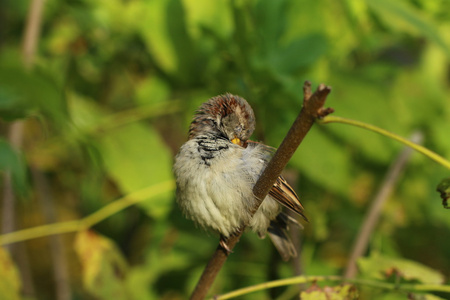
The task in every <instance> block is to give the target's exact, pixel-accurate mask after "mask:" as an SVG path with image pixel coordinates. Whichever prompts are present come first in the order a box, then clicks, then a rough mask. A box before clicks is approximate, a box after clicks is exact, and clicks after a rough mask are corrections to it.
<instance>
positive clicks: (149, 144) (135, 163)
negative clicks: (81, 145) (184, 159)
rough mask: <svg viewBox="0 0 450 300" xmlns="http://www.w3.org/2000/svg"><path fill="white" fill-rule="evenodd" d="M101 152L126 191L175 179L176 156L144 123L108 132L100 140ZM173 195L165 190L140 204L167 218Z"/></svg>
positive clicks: (113, 175) (153, 213) (122, 188)
mask: <svg viewBox="0 0 450 300" xmlns="http://www.w3.org/2000/svg"><path fill="white" fill-rule="evenodd" d="M99 148H100V153H101V155H102V157H103V161H104V165H105V167H106V169H107V171H108V173H109V175H110V176H111V177H112V178H113V179H114V180H115V181H116V183H117V184H118V186H119V187H120V189H121V190H122V192H123V193H131V192H133V191H136V190H139V189H142V188H145V187H148V186H150V185H153V184H156V183H160V182H163V181H166V180H169V179H171V178H172V171H171V170H172V158H171V153H170V151H169V149H168V148H167V147H166V146H165V145H164V143H163V141H162V140H161V138H160V137H159V135H158V133H157V132H156V131H155V130H154V129H153V128H151V127H149V126H145V125H144V124H143V123H133V124H130V125H127V126H124V127H120V128H116V129H114V130H111V131H109V132H106V133H105V134H104V135H103V136H102V137H101V138H100V139H99ZM172 199H173V195H172V193H171V192H169V193H165V194H163V195H161V196H160V197H158V198H153V199H151V200H149V201H143V202H140V203H139V205H140V206H141V207H143V208H145V209H146V211H147V213H148V214H150V215H151V216H153V217H155V218H160V217H164V216H166V215H167V213H168V212H169V210H170V208H171V205H172Z"/></svg>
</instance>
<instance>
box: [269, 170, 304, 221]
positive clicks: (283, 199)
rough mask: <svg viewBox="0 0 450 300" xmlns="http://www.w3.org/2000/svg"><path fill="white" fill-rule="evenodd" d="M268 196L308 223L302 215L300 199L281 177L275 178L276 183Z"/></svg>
mask: <svg viewBox="0 0 450 300" xmlns="http://www.w3.org/2000/svg"><path fill="white" fill-rule="evenodd" d="M269 196H270V197H272V198H273V199H275V200H277V201H278V202H279V203H280V204H282V205H284V206H286V207H287V208H289V209H290V210H292V211H294V212H296V213H298V214H299V215H300V216H302V217H303V219H305V221H308V218H306V216H305V215H304V213H303V205H302V204H301V203H300V199H299V198H298V196H297V194H296V193H295V191H294V189H293V188H291V186H290V185H289V184H288V183H287V182H286V180H285V179H284V178H283V176H279V177H278V178H277V181H276V182H275V184H274V185H273V187H272V188H271V189H270V191H269Z"/></svg>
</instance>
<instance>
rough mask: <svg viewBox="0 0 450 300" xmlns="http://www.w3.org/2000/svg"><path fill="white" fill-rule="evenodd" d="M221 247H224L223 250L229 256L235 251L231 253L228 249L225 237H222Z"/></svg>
mask: <svg viewBox="0 0 450 300" xmlns="http://www.w3.org/2000/svg"><path fill="white" fill-rule="evenodd" d="M219 245H220V247H222V249H223V250H225V252H226V254H227V255H229V254H230V253H232V252H233V251H231V249H230V247H228V244H227V238H226V237H224V236H223V235H221V236H220V242H219Z"/></svg>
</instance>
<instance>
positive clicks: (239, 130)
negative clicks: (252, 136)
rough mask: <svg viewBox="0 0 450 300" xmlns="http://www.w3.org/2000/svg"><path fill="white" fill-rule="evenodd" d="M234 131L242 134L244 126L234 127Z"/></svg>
mask: <svg viewBox="0 0 450 300" xmlns="http://www.w3.org/2000/svg"><path fill="white" fill-rule="evenodd" d="M234 131H235V132H236V133H241V131H242V126H241V125H238V126H236V127H234Z"/></svg>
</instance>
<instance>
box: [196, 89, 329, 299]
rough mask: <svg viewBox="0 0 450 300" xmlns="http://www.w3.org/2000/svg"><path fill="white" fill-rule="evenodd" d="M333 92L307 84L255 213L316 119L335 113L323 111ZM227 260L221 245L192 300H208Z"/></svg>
mask: <svg viewBox="0 0 450 300" xmlns="http://www.w3.org/2000/svg"><path fill="white" fill-rule="evenodd" d="M330 91H331V88H330V87H328V86H325V85H324V84H321V85H319V87H318V88H317V90H316V91H315V92H314V94H312V93H311V83H310V82H309V81H306V82H305V84H304V86H303V97H304V100H303V107H302V109H301V111H300V114H299V115H298V117H297V119H296V120H295V122H294V124H293V125H292V127H291V129H290V130H289V132H288V134H287V135H286V137H285V138H284V140H283V142H282V143H281V145H280V147H279V148H278V150H277V151H276V152H275V155H274V156H273V158H272V160H271V161H270V162H269V164H268V165H267V167H266V169H265V170H264V172H263V173H262V174H261V176H260V177H259V179H258V181H257V182H256V184H255V186H254V187H253V193H254V195H255V197H256V198H257V199H259V201H257V205H256V206H255V207H254V210H253V213H255V212H256V211H257V210H258V208H259V206H260V205H261V203H262V201H263V200H264V198H265V197H266V196H267V194H268V193H269V190H270V189H271V187H272V186H273V184H274V183H275V181H276V179H277V178H278V176H280V174H281V171H282V170H283V169H284V167H285V166H286V165H287V163H288V162H289V160H290V159H291V157H292V155H293V154H294V152H295V150H296V149H297V148H298V146H299V145H300V143H301V142H302V140H303V138H304V137H305V136H306V134H307V133H308V131H309V130H310V129H311V127H312V125H313V124H314V121H315V119H316V118H321V117H324V116H326V115H328V114H330V113H332V112H333V110H332V109H331V108H327V109H325V108H324V107H323V106H324V104H325V100H326V98H327V96H328V94H329V93H330ZM244 229H245V226H244V227H243V228H241V229H240V230H239V231H238V232H237V233H236V234H235V235H233V236H231V237H230V238H229V239H228V240H227V246H228V248H229V249H230V250H232V249H233V248H234V246H235V245H236V244H237V242H238V241H239V239H240V237H241V235H242V233H243V232H244ZM227 257H228V252H227V251H226V250H224V249H223V248H222V247H221V246H220V245H219V246H218V247H217V249H216V251H215V252H214V254H213V256H212V257H211V259H210V260H209V262H208V264H207V265H206V267H205V270H204V271H203V274H202V276H201V277H200V280H199V281H198V283H197V286H196V287H195V289H194V291H193V293H192V295H191V298H190V299H191V300H200V299H204V298H205V297H206V294H207V293H208V290H209V289H210V287H211V285H212V283H213V282H214V279H215V278H216V276H217V274H218V273H219V271H220V269H221V268H222V266H223V264H224V263H225V260H226V259H227Z"/></svg>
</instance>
